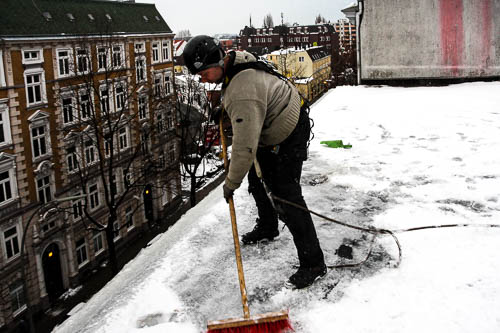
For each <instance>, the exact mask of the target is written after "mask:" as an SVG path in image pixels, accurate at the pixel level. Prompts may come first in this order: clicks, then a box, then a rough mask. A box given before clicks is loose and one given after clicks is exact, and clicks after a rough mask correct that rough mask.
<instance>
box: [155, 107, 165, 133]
mask: <svg viewBox="0 0 500 333" xmlns="http://www.w3.org/2000/svg"><path fill="white" fill-rule="evenodd" d="M156 120H157V122H156V126H157V127H158V133H163V132H165V120H164V119H163V113H161V112H158V115H157V116H156Z"/></svg>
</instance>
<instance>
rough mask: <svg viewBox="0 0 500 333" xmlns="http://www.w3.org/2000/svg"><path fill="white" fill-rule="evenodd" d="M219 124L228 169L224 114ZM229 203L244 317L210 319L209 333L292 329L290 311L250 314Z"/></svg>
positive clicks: (277, 331) (270, 331)
mask: <svg viewBox="0 0 500 333" xmlns="http://www.w3.org/2000/svg"><path fill="white" fill-rule="evenodd" d="M219 124H220V137H221V140H222V155H223V157H224V168H225V169H226V170H227V169H228V159H227V145H226V138H225V137H224V131H223V117H222V115H221V116H220V120H219ZM228 203H229V213H230V215H231V226H232V229H233V240H234V253H235V256H236V266H237V268H238V280H239V284H240V292H241V304H242V305H243V318H231V319H223V320H217V321H209V322H208V325H207V329H208V330H207V333H279V332H286V331H287V330H289V329H290V330H291V329H292V327H291V326H290V322H289V320H288V311H279V312H269V313H264V314H259V315H254V316H250V309H249V308H248V299H247V290H246V286H245V276H244V274H243V263H242V260H241V252H240V240H239V237H238V227H237V224H236V212H235V210H234V201H233V198H229V200H228Z"/></svg>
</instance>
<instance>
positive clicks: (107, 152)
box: [104, 134, 114, 158]
mask: <svg viewBox="0 0 500 333" xmlns="http://www.w3.org/2000/svg"><path fill="white" fill-rule="evenodd" d="M113 144H114V142H113V136H112V135H111V134H106V135H104V156H106V158H109V157H110V156H111V147H112V146H113Z"/></svg>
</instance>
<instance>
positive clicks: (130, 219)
mask: <svg viewBox="0 0 500 333" xmlns="http://www.w3.org/2000/svg"><path fill="white" fill-rule="evenodd" d="M125 223H126V226H127V230H131V229H133V228H134V214H133V212H132V207H130V206H129V207H127V208H126V209H125Z"/></svg>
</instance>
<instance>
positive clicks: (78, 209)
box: [71, 192, 84, 220]
mask: <svg viewBox="0 0 500 333" xmlns="http://www.w3.org/2000/svg"><path fill="white" fill-rule="evenodd" d="M74 195H75V196H77V195H81V193H80V192H78V193H75V194H74ZM83 204H84V202H83V200H82V199H76V200H73V201H71V207H72V208H73V220H77V219H79V218H80V217H82V216H83Z"/></svg>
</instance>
